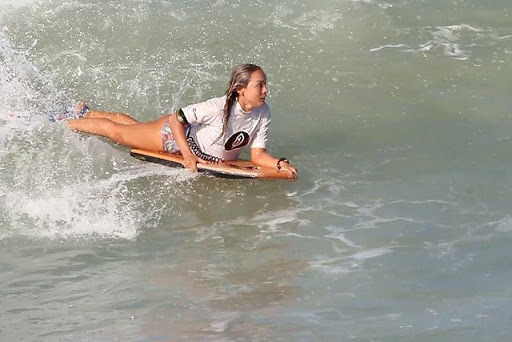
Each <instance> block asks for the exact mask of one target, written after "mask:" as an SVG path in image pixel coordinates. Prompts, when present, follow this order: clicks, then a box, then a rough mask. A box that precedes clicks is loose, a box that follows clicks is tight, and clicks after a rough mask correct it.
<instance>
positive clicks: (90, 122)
mask: <svg viewBox="0 0 512 342" xmlns="http://www.w3.org/2000/svg"><path fill="white" fill-rule="evenodd" d="M93 113H95V112H94V111H93V112H92V114H93ZM96 113H101V112H96ZM89 114H90V113H88V114H87V115H86V116H85V117H84V118H82V119H77V120H68V121H67V123H68V126H69V128H71V129H72V130H76V131H80V132H85V133H90V134H95V135H99V136H102V137H105V138H108V139H110V140H112V141H113V142H116V143H118V144H121V145H124V146H127V147H132V148H141V149H145V150H150V151H161V152H163V145H162V127H163V125H164V123H165V121H166V120H168V119H169V116H168V115H166V116H163V117H161V118H160V119H157V120H154V121H149V122H137V121H136V120H135V119H133V120H134V121H135V122H133V121H130V120H129V119H127V122H128V123H119V122H116V121H114V120H112V119H110V118H104V117H101V116H100V115H98V117H94V116H95V114H93V115H92V117H90V116H89ZM107 114H109V113H107ZM126 116H128V115H126ZM120 117H122V118H124V119H126V118H125V117H123V116H120Z"/></svg>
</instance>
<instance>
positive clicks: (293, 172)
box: [279, 160, 299, 181]
mask: <svg viewBox="0 0 512 342" xmlns="http://www.w3.org/2000/svg"><path fill="white" fill-rule="evenodd" d="M279 166H280V167H281V169H280V171H284V172H288V173H289V174H290V176H289V177H288V178H289V179H290V181H294V180H296V179H297V177H298V176H299V172H298V171H297V168H296V167H295V166H293V165H291V164H290V163H288V162H287V161H285V160H282V161H280V162H279Z"/></svg>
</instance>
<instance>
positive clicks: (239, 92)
mask: <svg viewBox="0 0 512 342" xmlns="http://www.w3.org/2000/svg"><path fill="white" fill-rule="evenodd" d="M244 90H245V88H244V87H239V88H237V90H236V92H237V94H238V96H244Z"/></svg>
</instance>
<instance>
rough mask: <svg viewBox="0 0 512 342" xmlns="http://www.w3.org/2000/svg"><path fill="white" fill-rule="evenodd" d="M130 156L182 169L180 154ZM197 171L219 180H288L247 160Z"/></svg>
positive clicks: (137, 152)
mask: <svg viewBox="0 0 512 342" xmlns="http://www.w3.org/2000/svg"><path fill="white" fill-rule="evenodd" d="M130 155H131V156H132V157H135V158H137V159H140V160H143V161H148V162H152V163H158V164H162V165H166V166H172V167H184V166H183V156H182V155H180V154H173V153H163V152H153V151H146V150H141V149H135V148H134V149H132V150H131V151H130ZM197 169H198V170H199V171H200V172H206V173H209V174H211V175H213V176H216V177H221V178H258V179H289V174H288V173H287V172H284V171H279V170H277V169H274V168H270V167H261V166H257V165H255V164H253V163H252V162H250V161H249V160H243V159H238V160H233V161H228V162H222V163H220V164H203V163H198V164H197Z"/></svg>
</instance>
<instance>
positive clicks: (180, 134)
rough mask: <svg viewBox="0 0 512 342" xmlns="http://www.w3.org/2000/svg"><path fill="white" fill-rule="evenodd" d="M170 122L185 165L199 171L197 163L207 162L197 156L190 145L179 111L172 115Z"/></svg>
mask: <svg viewBox="0 0 512 342" xmlns="http://www.w3.org/2000/svg"><path fill="white" fill-rule="evenodd" d="M169 124H170V126H171V131H172V135H173V136H174V141H176V144H177V145H178V147H179V149H180V152H181V155H182V156H183V160H184V162H183V164H184V166H185V167H186V168H187V169H190V170H192V171H194V172H197V163H205V161H204V160H202V159H201V158H199V157H197V156H196V155H195V154H194V153H193V152H192V150H191V149H190V146H188V142H187V135H186V132H185V127H186V126H185V124H183V123H181V122H180V121H179V120H178V118H177V113H174V114H172V115H171V117H170V119H169Z"/></svg>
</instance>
